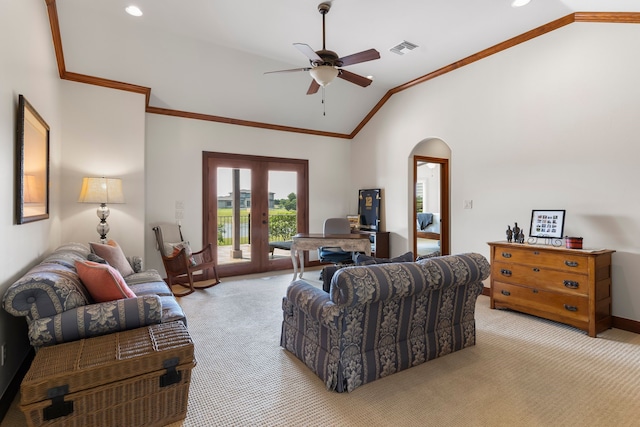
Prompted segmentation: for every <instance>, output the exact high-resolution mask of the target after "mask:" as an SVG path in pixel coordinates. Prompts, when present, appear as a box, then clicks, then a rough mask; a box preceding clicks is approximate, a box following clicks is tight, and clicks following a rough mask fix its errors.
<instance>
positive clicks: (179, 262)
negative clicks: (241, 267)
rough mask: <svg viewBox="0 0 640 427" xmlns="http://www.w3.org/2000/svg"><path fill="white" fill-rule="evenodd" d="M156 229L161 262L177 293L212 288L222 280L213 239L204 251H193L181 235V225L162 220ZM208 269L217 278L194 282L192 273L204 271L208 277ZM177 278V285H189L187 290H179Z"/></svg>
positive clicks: (154, 228)
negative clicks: (166, 222) (177, 290)
mask: <svg viewBox="0 0 640 427" xmlns="http://www.w3.org/2000/svg"><path fill="white" fill-rule="evenodd" d="M153 231H154V233H155V235H156V242H157V248H158V251H159V252H160V256H161V257H162V264H163V265H164V269H165V271H166V273H167V282H168V284H169V287H170V288H171V291H172V292H173V294H174V295H175V296H177V297H183V296H185V295H189V294H191V293H193V292H194V291H195V290H196V289H205V288H210V287H211V286H214V285H217V284H218V283H220V279H219V278H218V270H217V269H216V264H215V261H214V258H213V245H212V244H211V243H209V244H208V245H207V246H205V247H204V249H202V250H201V251H198V252H192V251H191V249H190V247H189V243H188V242H186V241H185V240H184V238H183V237H182V230H181V228H180V225H178V224H162V225H158V226H155V227H153ZM176 249H178V250H176ZM208 270H211V272H212V274H213V277H212V278H213V279H214V281H213V282H211V283H207V284H205V285H195V284H194V281H193V274H194V273H196V272H198V271H202V272H203V274H204V275H205V278H206V279H209V278H210V276H208V275H207V272H208ZM174 280H175V284H176V285H179V286H182V287H184V288H187V289H186V290H185V291H184V292H176V291H175V290H174V288H173V285H174Z"/></svg>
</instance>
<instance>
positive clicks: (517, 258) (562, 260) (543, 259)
mask: <svg viewBox="0 0 640 427" xmlns="http://www.w3.org/2000/svg"><path fill="white" fill-rule="evenodd" d="M494 251H495V253H494V260H495V261H504V262H509V263H515V264H526V265H531V266H534V267H549V268H554V269H558V270H566V271H571V272H575V273H582V274H587V272H588V270H589V263H588V260H589V257H587V256H582V255H577V254H576V255H573V254H565V253H561V252H554V251H549V250H546V251H545V250H536V249H533V250H532V249H529V248H527V249H525V248H517V247H499V246H496V247H495V248H494Z"/></svg>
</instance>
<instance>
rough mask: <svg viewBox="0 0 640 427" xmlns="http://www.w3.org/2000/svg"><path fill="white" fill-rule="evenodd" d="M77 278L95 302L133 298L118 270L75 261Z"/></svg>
mask: <svg viewBox="0 0 640 427" xmlns="http://www.w3.org/2000/svg"><path fill="white" fill-rule="evenodd" d="M76 271H77V272H78V277H80V280H81V281H82V283H83V284H84V286H85V287H86V288H87V290H88V291H89V293H90V294H91V297H92V298H93V300H94V301H96V302H106V301H115V300H118V299H123V298H135V297H136V294H134V293H133V291H132V290H131V289H129V286H127V284H126V283H125V281H124V279H123V278H122V275H121V274H120V272H119V271H118V270H116V269H115V268H113V267H112V266H110V265H107V264H100V263H97V262H93V261H76Z"/></svg>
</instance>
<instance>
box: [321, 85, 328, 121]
mask: <svg viewBox="0 0 640 427" xmlns="http://www.w3.org/2000/svg"><path fill="white" fill-rule="evenodd" d="M322 115H323V116H326V115H327V104H325V102H324V86H323V87H322Z"/></svg>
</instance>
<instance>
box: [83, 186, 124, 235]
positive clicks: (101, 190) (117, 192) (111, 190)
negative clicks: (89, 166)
mask: <svg viewBox="0 0 640 427" xmlns="http://www.w3.org/2000/svg"><path fill="white" fill-rule="evenodd" d="M78 202H80V203H100V207H99V208H98V210H97V211H96V214H97V215H98V218H100V222H99V223H98V226H97V227H96V230H97V231H98V234H99V235H100V242H101V243H107V233H108V232H109V224H107V217H108V216H109V214H110V213H111V212H110V211H109V208H108V207H107V203H124V195H123V194H122V180H121V179H120V178H104V177H102V178H87V177H85V178H82V189H81V190H80V197H78Z"/></svg>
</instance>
